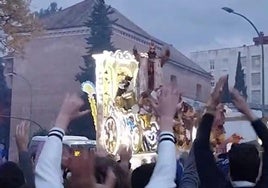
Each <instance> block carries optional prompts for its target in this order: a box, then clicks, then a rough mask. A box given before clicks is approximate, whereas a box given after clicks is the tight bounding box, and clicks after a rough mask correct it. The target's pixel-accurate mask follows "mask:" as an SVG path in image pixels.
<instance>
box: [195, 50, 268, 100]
mask: <svg viewBox="0 0 268 188" xmlns="http://www.w3.org/2000/svg"><path fill="white" fill-rule="evenodd" d="M264 47H265V55H264V57H265V63H264V64H265V86H266V87H265V104H267V103H268V93H267V92H268V87H267V85H268V75H267V74H268V45H265V46H264ZM239 51H240V52H241V57H246V66H244V67H243V68H244V70H245V74H246V85H247V87H248V90H247V94H248V101H249V102H252V101H254V98H253V97H252V95H251V92H252V90H260V91H261V89H262V88H261V83H260V84H259V85H257V86H256V85H252V73H258V72H259V73H260V75H261V67H260V68H259V70H256V69H255V70H254V69H252V56H256V55H260V56H261V47H260V46H255V45H252V46H242V47H237V48H224V49H218V50H209V51H200V52H193V53H191V57H190V58H191V59H192V60H193V61H194V62H195V63H197V64H198V65H200V66H201V67H202V68H203V69H205V70H206V71H208V72H210V73H211V74H212V75H213V76H214V78H215V81H217V80H218V79H219V77H220V76H222V75H224V74H229V87H232V86H233V85H234V81H235V74H236V65H237V58H238V52H239ZM211 60H214V62H215V69H214V70H211V69H210V61H211ZM225 60H228V61H227V62H226V61H225ZM260 63H261V59H260ZM261 78H262V75H261V77H260V79H261ZM260 100H261V98H260ZM260 102H261V101H260Z"/></svg>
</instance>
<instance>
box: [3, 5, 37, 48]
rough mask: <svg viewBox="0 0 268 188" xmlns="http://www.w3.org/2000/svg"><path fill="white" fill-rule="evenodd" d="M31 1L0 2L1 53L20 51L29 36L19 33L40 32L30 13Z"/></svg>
mask: <svg viewBox="0 0 268 188" xmlns="http://www.w3.org/2000/svg"><path fill="white" fill-rule="evenodd" d="M30 3H31V0H5V1H0V35H1V37H0V50H1V51H2V52H10V51H17V52H18V51H19V52H20V51H22V49H23V44H24V42H25V41H27V40H28V38H29V37H30V36H26V35H25V36H23V37H22V36H21V35H18V33H20V32H22V31H23V32H25V31H27V32H29V33H33V32H34V31H37V30H40V28H39V27H40V26H39V24H38V21H37V20H36V19H34V15H33V14H32V13H31V11H30Z"/></svg>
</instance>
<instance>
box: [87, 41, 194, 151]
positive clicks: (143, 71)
mask: <svg viewBox="0 0 268 188" xmlns="http://www.w3.org/2000/svg"><path fill="white" fill-rule="evenodd" d="M133 52H134V53H133V54H134V55H133V54H131V53H129V52H127V51H124V52H123V51H120V50H118V51H116V52H108V51H104V52H103V53H102V54H95V55H93V58H94V59H95V62H96V70H95V73H96V86H94V85H93V84H92V83H90V82H85V83H84V84H82V89H83V91H85V92H86V93H88V96H89V102H90V105H91V109H92V115H93V118H94V121H95V125H96V132H97V142H98V144H100V145H102V146H103V147H104V148H105V149H106V150H107V151H108V152H109V153H112V154H116V153H117V151H118V149H119V146H120V145H121V144H124V145H127V146H129V147H130V148H131V149H132V151H133V153H134V154H137V153H153V152H155V151H156V148H157V135H158V132H159V125H158V124H157V121H156V120H157V119H156V117H155V116H154V113H153V109H152V107H151V101H152V100H156V98H157V93H158V90H159V88H161V86H162V77H163V76H162V75H163V73H162V67H163V65H164V64H165V62H166V61H167V60H168V57H169V51H168V50H166V52H165V54H164V55H163V56H161V57H158V56H157V54H156V52H155V47H154V45H153V44H151V46H150V49H149V51H148V53H138V52H137V50H135V49H134V50H133ZM95 99H96V102H95ZM178 105H180V106H181V107H180V109H179V110H178V113H177V114H176V116H175V119H174V120H175V121H174V122H175V123H176V124H177V125H178V127H177V128H176V126H175V128H174V130H175V132H177V133H178V135H179V136H178V141H179V142H178V143H179V145H181V146H182V145H185V144H186V145H189V144H190V140H191V137H192V136H191V134H190V136H187V132H189V131H190V132H192V129H193V127H194V125H193V122H195V119H197V118H196V113H195V110H194V109H193V108H192V107H191V106H190V105H188V104H187V103H185V102H183V100H182V99H181V100H180V101H178Z"/></svg>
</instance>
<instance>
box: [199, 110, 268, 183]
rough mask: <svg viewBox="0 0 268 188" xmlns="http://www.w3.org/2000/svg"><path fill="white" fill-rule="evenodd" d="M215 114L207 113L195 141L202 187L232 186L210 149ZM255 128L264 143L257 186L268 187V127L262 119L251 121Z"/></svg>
mask: <svg viewBox="0 0 268 188" xmlns="http://www.w3.org/2000/svg"><path fill="white" fill-rule="evenodd" d="M213 120H214V116H213V115H211V114H205V115H204V116H203V118H202V120H201V123H200V126H199V128H198V130H197V136H196V140H195V142H194V153H195V159H196V167H197V172H198V175H199V178H200V182H201V186H200V187H201V188H232V187H233V186H232V184H231V182H230V181H228V180H226V178H225V177H224V174H223V173H222V172H221V171H220V170H219V169H218V168H217V165H216V161H215V158H214V156H213V153H212V151H211V149H210V141H209V138H210V131H211V127H212V123H213ZM251 124H252V127H253V129H254V130H255V132H256V134H257V135H258V137H259V138H260V139H261V140H262V143H263V148H264V152H263V166H262V175H261V178H260V180H259V181H258V182H257V184H256V186H255V187H256V188H265V187H268V154H267V152H268V129H267V128H266V126H265V125H264V124H263V123H262V121H261V120H256V121H254V122H251Z"/></svg>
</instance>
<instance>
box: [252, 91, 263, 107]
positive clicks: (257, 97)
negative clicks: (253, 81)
mask: <svg viewBox="0 0 268 188" xmlns="http://www.w3.org/2000/svg"><path fill="white" fill-rule="evenodd" d="M251 102H252V103H254V104H260V103H261V90H252V91H251Z"/></svg>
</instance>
